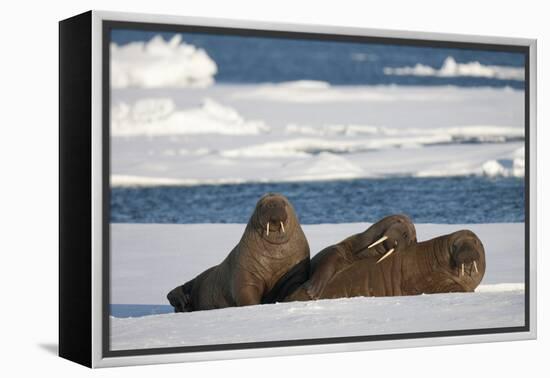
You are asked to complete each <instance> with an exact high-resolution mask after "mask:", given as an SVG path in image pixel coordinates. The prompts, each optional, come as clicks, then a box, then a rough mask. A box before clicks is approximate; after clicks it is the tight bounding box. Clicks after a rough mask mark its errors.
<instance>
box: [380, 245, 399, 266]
mask: <svg viewBox="0 0 550 378" xmlns="http://www.w3.org/2000/svg"><path fill="white" fill-rule="evenodd" d="M394 251H395V248H392V249H390V250H389V251H388V252H386V253H385V254H384V256H382V257H380V258H379V259H378V261H377V262H376V263H377V264H378V263H379V262H380V261H382V260H384V259H385V258H386V257H388V256H389V255H391V254H392V253H393V252H394Z"/></svg>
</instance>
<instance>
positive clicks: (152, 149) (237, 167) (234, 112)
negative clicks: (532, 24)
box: [111, 81, 525, 186]
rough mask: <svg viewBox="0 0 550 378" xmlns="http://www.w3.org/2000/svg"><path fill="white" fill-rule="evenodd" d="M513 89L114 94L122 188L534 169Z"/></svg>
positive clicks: (224, 88) (267, 87)
mask: <svg viewBox="0 0 550 378" xmlns="http://www.w3.org/2000/svg"><path fill="white" fill-rule="evenodd" d="M523 100H524V98H523V93H522V91H517V90H512V89H509V88H504V89H498V88H457V87H395V86H379V87H369V86H356V87H354V86H346V87H344V86H331V85H329V84H327V83H323V82H314V81H298V82H291V83H282V84H253V85H244V84H243V85H213V86H211V87H209V88H172V89H170V88H162V89H155V88H148V89H147V88H146V89H143V88H141V89H139V88H127V89H114V90H113V92H112V112H111V135H112V150H111V154H112V155H111V156H112V177H111V181H112V182H111V184H112V185H113V186H139V185H141V186H147V185H196V184H217V183H242V182H281V181H306V180H330V179H341V178H365V177H391V176H422V177H424V176H454V175H486V176H514V177H522V176H523V175H524V164H525V159H524V141H523V138H524V127H523V126H524V118H523V116H524V105H523V104H524V102H523Z"/></svg>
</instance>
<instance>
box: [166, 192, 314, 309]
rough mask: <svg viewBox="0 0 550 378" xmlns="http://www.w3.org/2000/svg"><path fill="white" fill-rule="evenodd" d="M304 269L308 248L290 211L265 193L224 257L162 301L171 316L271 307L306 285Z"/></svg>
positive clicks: (276, 196) (280, 200)
mask: <svg viewBox="0 0 550 378" xmlns="http://www.w3.org/2000/svg"><path fill="white" fill-rule="evenodd" d="M309 270H310V269H309V245H308V242H307V240H306V237H305V235H304V232H303V230H302V227H301V226H300V223H299V221H298V218H297V216H296V213H295V211H294V208H293V207H292V205H291V204H290V202H289V201H288V199H287V198H286V197H284V196H282V195H280V194H273V193H268V194H266V195H264V196H263V197H262V198H260V200H259V201H258V203H257V204H256V208H255V210H254V212H253V214H252V216H251V217H250V220H249V221H248V224H247V225H246V228H245V230H244V234H243V236H242V237H241V239H240V241H239V243H238V244H237V245H236V246H235V247H234V248H233V250H232V251H231V252H230V253H229V255H228V256H227V257H226V258H225V259H224V260H223V261H222V262H221V263H220V264H219V265H216V266H213V267H211V268H209V269H207V270H206V271H204V272H202V273H201V274H199V275H198V276H197V277H195V278H194V279H192V280H191V281H188V282H186V283H185V284H183V285H181V286H178V287H176V288H175V289H173V290H172V291H170V292H169V293H168V295H167V299H168V301H169V302H170V304H171V305H172V306H173V307H174V311H175V312H188V311H197V310H210V309H216V308H224V307H233V306H246V305H254V304H260V303H274V302H276V301H281V300H283V299H284V298H285V297H286V296H287V295H288V293H290V292H292V291H294V290H295V289H296V288H297V287H298V286H300V285H301V284H302V283H304V282H305V281H307V279H308V278H309Z"/></svg>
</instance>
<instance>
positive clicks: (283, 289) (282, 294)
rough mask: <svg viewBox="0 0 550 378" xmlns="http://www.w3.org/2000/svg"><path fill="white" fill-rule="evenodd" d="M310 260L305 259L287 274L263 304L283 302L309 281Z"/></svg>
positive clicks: (276, 284)
mask: <svg viewBox="0 0 550 378" xmlns="http://www.w3.org/2000/svg"><path fill="white" fill-rule="evenodd" d="M309 273H310V260H309V257H308V258H306V259H303V260H302V261H300V262H299V263H298V264H296V265H294V266H293V267H292V268H291V269H290V270H289V271H288V272H286V273H285V274H284V275H283V276H282V277H281V278H279V280H278V281H277V283H275V286H273V288H272V289H271V290H270V291H269V292H268V293H266V294H264V296H263V297H262V304H266V303H275V302H282V301H283V300H284V299H285V298H286V297H287V296H289V295H290V294H292V293H293V292H295V291H296V290H297V289H298V288H299V287H300V286H302V284H303V283H304V282H306V281H307V280H308V279H309Z"/></svg>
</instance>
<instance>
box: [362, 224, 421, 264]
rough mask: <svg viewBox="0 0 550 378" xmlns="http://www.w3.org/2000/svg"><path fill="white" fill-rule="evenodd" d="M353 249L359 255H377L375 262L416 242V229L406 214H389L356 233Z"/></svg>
mask: <svg viewBox="0 0 550 378" xmlns="http://www.w3.org/2000/svg"><path fill="white" fill-rule="evenodd" d="M355 243H356V244H355V246H354V247H353V251H354V253H355V255H357V256H359V257H363V258H366V257H378V260H377V263H378V262H381V261H382V260H384V259H386V258H388V257H389V256H390V255H392V254H394V253H399V252H402V251H404V250H406V249H407V248H408V247H410V246H411V245H413V244H415V243H416V229H415V227H414V224H413V223H412V221H411V220H410V219H409V217H407V216H406V215H402V214H398V215H390V216H387V217H385V218H382V220H380V221H379V222H377V223H375V224H373V225H372V226H370V227H369V228H368V229H367V230H365V231H364V232H362V233H360V234H357V239H356V240H355Z"/></svg>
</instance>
